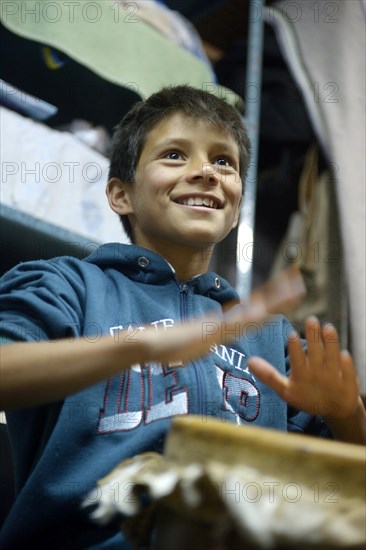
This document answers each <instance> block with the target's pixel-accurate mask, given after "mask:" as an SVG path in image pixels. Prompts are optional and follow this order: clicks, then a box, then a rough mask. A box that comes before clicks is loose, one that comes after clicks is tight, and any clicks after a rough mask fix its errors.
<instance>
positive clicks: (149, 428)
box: [0, 243, 326, 550]
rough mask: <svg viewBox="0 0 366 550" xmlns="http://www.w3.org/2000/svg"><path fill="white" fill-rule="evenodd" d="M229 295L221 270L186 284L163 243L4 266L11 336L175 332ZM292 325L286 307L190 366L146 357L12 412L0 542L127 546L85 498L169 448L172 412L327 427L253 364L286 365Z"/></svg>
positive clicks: (289, 427)
mask: <svg viewBox="0 0 366 550" xmlns="http://www.w3.org/2000/svg"><path fill="white" fill-rule="evenodd" d="M231 300H238V295H237V293H236V292H235V290H234V289H233V288H232V287H231V286H230V285H229V283H228V282H227V281H225V280H223V279H221V278H220V277H218V275H216V274H215V273H205V274H203V275H199V276H197V277H195V278H193V279H192V280H190V281H187V282H185V283H181V282H180V281H178V279H177V278H176V276H175V274H174V269H173V268H172V267H171V266H170V264H169V263H168V262H167V261H166V260H164V259H163V258H162V257H160V256H159V255H157V254H155V253H154V252H151V251H149V250H146V249H144V248H140V247H137V246H133V245H121V244H117V243H111V244H107V245H103V246H101V247H99V248H98V249H97V250H96V251H95V252H94V253H93V254H91V255H90V256H88V257H87V258H86V259H84V260H78V259H75V258H71V257H60V258H55V259H53V260H48V261H33V262H27V263H23V264H20V265H18V266H17V267H15V268H14V269H12V270H11V271H9V272H8V273H7V274H5V275H4V277H3V278H2V280H1V300H0V312H1V318H0V322H1V326H0V330H1V335H2V337H3V338H5V339H6V340H12V341H23V340H25V341H41V340H56V339H60V338H69V339H70V340H72V339H73V338H78V337H82V338H84V339H86V340H87V341H89V342H90V344H91V345H92V344H93V342H96V341H98V340H99V339H100V338H101V336H102V335H105V334H110V337H111V338H118V337H120V336H119V330H120V329H124V330H127V331H129V332H128V333H123V334H124V337H125V338H130V339H131V341H133V339H134V338H136V335H137V334H138V331H139V330H143V327H144V326H146V325H152V326H154V327H155V328H156V330H169V328H170V327H172V326H174V324H175V323H176V322H180V321H181V320H183V319H185V318H192V317H198V316H202V315H204V314H205V313H207V312H209V311H213V310H221V304H223V303H225V302H228V301H231ZM290 331H291V325H290V324H289V323H288V321H287V320H286V319H285V318H284V317H282V316H276V317H273V318H272V319H270V320H268V321H267V322H266V323H264V325H263V326H261V327H258V326H254V325H253V327H251V330H247V331H246V332H245V334H243V335H242V338H241V339H240V340H239V339H238V341H233V342H231V343H226V344H225V345H215V346H213V347H212V353H210V354H209V355H207V356H205V357H202V358H201V359H199V360H196V361H194V362H192V363H190V364H188V365H186V366H185V367H184V368H179V367H177V368H175V367H171V366H168V365H164V364H161V363H158V362H150V363H146V364H143V365H140V364H136V365H133V366H132V368H131V369H129V370H128V371H125V372H122V373H121V374H118V375H116V376H114V377H113V378H110V379H106V380H104V381H102V382H100V383H98V384H95V385H94V386H91V387H89V388H86V389H84V390H82V391H79V392H77V393H76V394H74V395H70V396H69V397H67V398H66V399H64V400H63V401H61V402H56V403H52V404H51V405H44V406H39V407H34V408H27V409H23V410H19V411H17V412H8V413H7V422H8V428H9V434H10V440H11V447H12V452H13V458H14V469H15V482H16V493H17V497H16V500H15V503H14V506H13V508H12V509H11V511H10V514H9V516H8V518H7V520H6V522H5V525H4V526H3V528H2V531H1V536H0V548H1V549H13V548H15V549H16V548H24V547H33V548H38V549H43V548H44V549H47V550H50V549H52V550H57V549H59V548H60V549H61V548H62V549H68V550H70V549H80V548H89V549H91V548H93V549H94V548H95V549H109V550H111V549H114V548H115V549H117V548H118V549H119V550H121V549H122V548H128V546H127V544H126V545H125V543H123V542H122V535H120V534H119V532H118V527H117V526H115V525H114V526H111V527H109V528H104V529H102V528H99V527H97V526H96V525H94V524H93V523H92V522H91V521H90V520H89V518H88V516H87V514H86V513H85V511H83V510H82V509H81V506H80V505H81V502H82V501H83V498H84V497H85V495H87V494H88V493H90V491H91V490H92V489H93V488H95V484H96V481H97V480H98V479H100V478H101V477H103V476H105V475H106V474H107V473H108V472H110V471H111V470H112V469H113V468H114V467H115V466H116V465H117V464H118V463H119V462H121V461H122V460H124V459H126V458H130V457H132V456H134V455H136V454H139V453H142V452H145V451H156V452H162V450H163V445H164V438H165V435H166V433H167V430H168V429H169V426H170V424H171V420H172V418H173V417H174V416H177V415H187V414H197V415H201V416H202V418H203V420H204V419H205V418H207V416H214V417H218V418H220V419H221V420H222V421H223V422H224V421H228V422H234V423H236V424H238V425H245V424H246V423H249V424H252V425H257V426H265V427H268V428H274V429H277V430H282V431H296V432H306V433H311V434H321V435H323V433H326V429H325V426H324V423H323V422H322V421H321V419H319V418H314V417H310V416H309V415H307V414H305V413H302V412H299V411H296V410H295V409H292V408H291V407H289V406H288V405H287V404H286V403H284V402H283V401H282V400H281V399H280V398H279V397H278V396H277V394H276V393H275V392H274V391H272V390H271V389H270V388H269V387H267V386H265V385H264V384H262V383H261V382H260V381H259V380H256V379H255V377H254V376H253V375H252V374H251V373H250V371H249V369H248V367H247V359H248V358H249V357H250V356H251V355H259V356H261V357H263V358H264V359H267V360H268V361H269V362H270V363H272V364H273V365H274V366H275V367H276V368H277V369H278V370H279V372H281V373H283V374H284V373H287V372H288V361H287V358H286V342H287V337H288V334H289V332H290ZM112 489H113V490H115V488H111V490H112Z"/></svg>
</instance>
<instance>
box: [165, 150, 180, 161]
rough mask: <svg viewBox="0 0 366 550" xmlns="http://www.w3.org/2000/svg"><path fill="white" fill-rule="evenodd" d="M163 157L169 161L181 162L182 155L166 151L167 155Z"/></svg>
mask: <svg viewBox="0 0 366 550" xmlns="http://www.w3.org/2000/svg"><path fill="white" fill-rule="evenodd" d="M165 157H166V158H168V159H170V160H181V159H182V155H181V154H180V153H179V152H178V151H168V153H166V154H165Z"/></svg>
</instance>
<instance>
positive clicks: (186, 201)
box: [174, 197, 222, 210]
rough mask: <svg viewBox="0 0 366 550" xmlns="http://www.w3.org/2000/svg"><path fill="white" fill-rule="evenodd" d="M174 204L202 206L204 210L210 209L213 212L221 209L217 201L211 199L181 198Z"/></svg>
mask: <svg viewBox="0 0 366 550" xmlns="http://www.w3.org/2000/svg"><path fill="white" fill-rule="evenodd" d="M174 202H176V203H177V204H182V205H184V206H204V207H205V208H212V209H213V210H217V209H219V208H222V206H221V204H220V203H219V201H218V200H215V199H213V198H211V197H182V198H180V199H177V200H176V201H174Z"/></svg>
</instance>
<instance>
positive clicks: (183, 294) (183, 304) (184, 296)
mask: <svg viewBox="0 0 366 550" xmlns="http://www.w3.org/2000/svg"><path fill="white" fill-rule="evenodd" d="M188 291H189V286H188V285H187V284H186V283H183V284H180V285H179V295H180V310H181V320H182V321H185V320H186V319H187V318H188V315H187V302H188ZM191 364H192V366H193V370H194V373H195V376H196V382H197V390H198V401H199V407H198V408H199V412H200V414H201V415H202V414H204V413H205V411H204V410H203V389H202V388H203V384H202V376H201V372H200V369H199V368H198V367H197V365H196V364H195V362H194V361H191Z"/></svg>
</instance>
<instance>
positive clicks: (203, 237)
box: [114, 113, 242, 254]
mask: <svg viewBox="0 0 366 550" xmlns="http://www.w3.org/2000/svg"><path fill="white" fill-rule="evenodd" d="M241 196H242V182H241V180H240V176H239V147H238V145H237V143H236V142H235V140H234V138H232V137H231V136H229V135H226V134H225V133H223V132H222V131H221V130H220V129H217V128H214V127H212V126H211V125H210V124H208V123H207V122H205V121H201V120H195V119H189V118H187V117H185V116H184V115H182V114H180V113H176V114H175V115H172V116H170V117H169V118H167V119H164V120H163V121H161V122H160V123H159V124H157V125H156V126H155V127H154V128H153V129H152V130H151V132H150V133H149V134H148V137H147V139H146V142H145V146H144V148H143V150H142V153H141V157H140V160H139V162H138V166H137V170H136V178H135V183H134V184H132V185H124V195H123V199H122V200H121V204H120V209H116V208H114V210H115V211H117V212H118V213H119V214H128V215H129V219H130V222H131V224H132V227H133V232H134V241H135V244H137V245H140V246H144V247H146V248H150V249H152V250H155V251H156V252H159V253H161V254H164V251H165V252H167V247H168V248H171V251H173V249H174V247H177V245H178V246H186V247H187V246H188V247H194V248H196V249H197V247H201V248H202V247H206V246H212V245H213V244H215V243H217V242H219V241H221V240H222V239H223V238H224V237H225V236H226V235H227V234H228V233H229V232H230V230H231V229H232V228H233V227H234V226H235V225H236V224H237V221H238V216H239V209H240V202H241Z"/></svg>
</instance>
